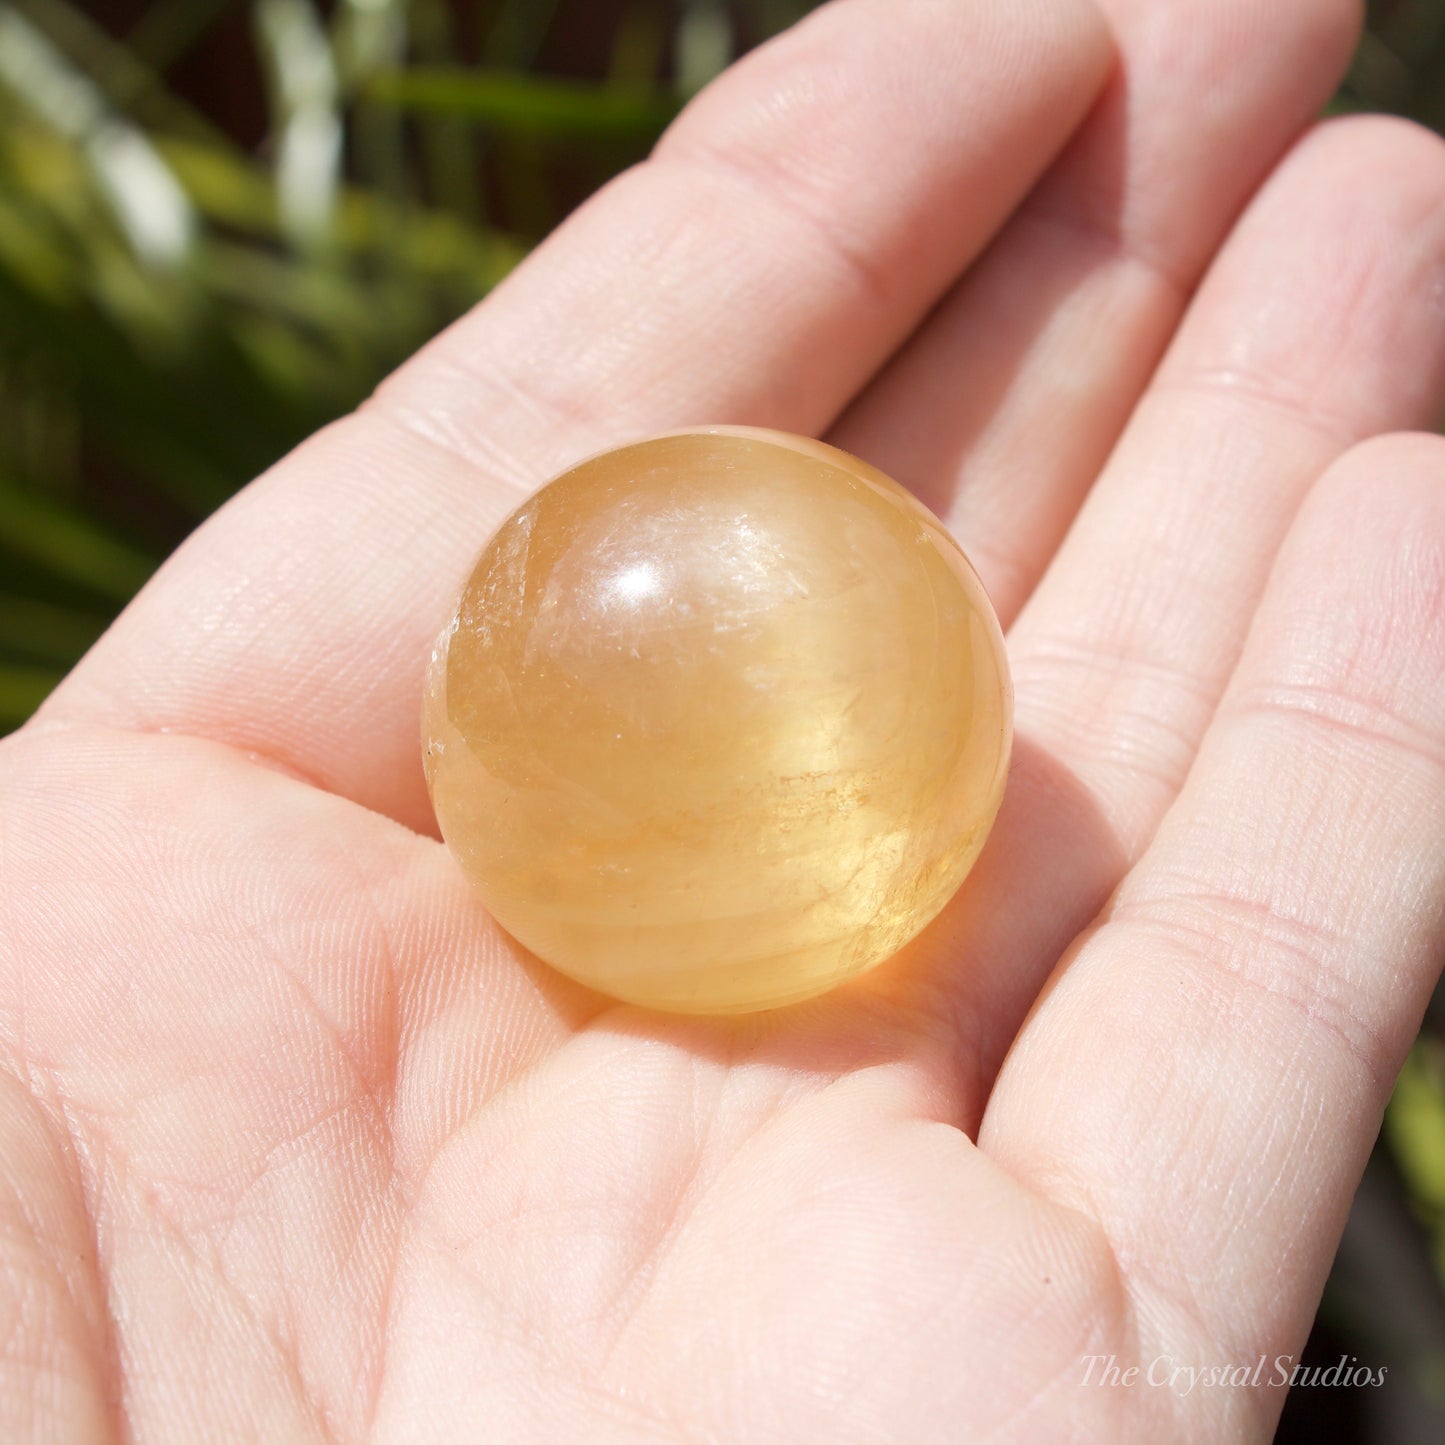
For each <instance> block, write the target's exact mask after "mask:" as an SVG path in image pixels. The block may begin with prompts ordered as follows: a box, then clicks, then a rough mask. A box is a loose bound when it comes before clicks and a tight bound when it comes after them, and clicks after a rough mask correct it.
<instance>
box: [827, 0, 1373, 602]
mask: <svg viewBox="0 0 1445 1445" xmlns="http://www.w3.org/2000/svg"><path fill="white" fill-rule="evenodd" d="M1101 8H1102V9H1104V10H1105V12H1106V13H1107V15H1108V17H1109V19H1110V20H1111V22H1112V23H1113V26H1114V30H1115V35H1116V39H1117V42H1118V47H1119V52H1120V63H1119V68H1118V69H1117V71H1116V72H1115V75H1114V78H1113V80H1112V81H1111V83H1110V85H1109V88H1108V90H1107V91H1106V92H1105V94H1104V96H1103V97H1102V98H1101V100H1100V102H1099V103H1098V105H1096V107H1095V109H1094V111H1093V113H1092V114H1091V115H1090V117H1089V120H1088V121H1087V123H1086V124H1085V125H1084V126H1083V127H1081V129H1080V131H1079V133H1078V135H1077V136H1075V138H1074V140H1073V142H1072V143H1071V144H1070V146H1069V148H1068V150H1067V151H1066V152H1065V154H1064V155H1063V156H1062V157H1061V158H1060V160H1059V161H1058V163H1057V164H1056V165H1055V166H1054V168H1053V169H1052V170H1051V171H1050V173H1049V174H1048V175H1047V176H1046V177H1045V178H1044V179H1043V181H1042V182H1041V183H1040V184H1039V186H1038V187H1037V189H1036V190H1035V191H1034V192H1033V194H1032V195H1031V196H1030V197H1029V199H1028V201H1027V203H1026V204H1025V205H1024V206H1023V207H1022V208H1021V209H1020V210H1019V211H1018V213H1017V214H1015V216H1014V217H1013V219H1012V220H1011V221H1010V222H1009V224H1008V226H1007V227H1006V229H1005V230H1004V231H1003V232H1002V233H1001V234H1000V236H999V237H998V238H997V240H996V241H995V242H994V244H993V245H992V246H991V247H990V249H989V250H988V252H987V253H986V254H985V255H984V256H983V257H982V258H981V260H980V261H979V264H978V265H977V266H975V267H974V268H973V269H972V270H971V271H970V272H969V273H968V275H967V276H965V277H964V279H963V280H962V282H960V284H959V285H958V286H957V287H956V288H955V289H954V291H953V292H952V293H951V294H950V295H949V296H948V298H947V299H946V300H945V302H944V303H943V304H942V306H941V307H940V308H939V309H938V311H937V312H936V313H935V314H934V316H933V317H932V318H931V319H930V320H929V321H928V322H927V323H926V324H925V325H924V326H923V327H922V328H921V329H920V331H919V332H918V334H917V335H916V336H915V337H914V338H913V339H912V340H911V341H910V342H909V343H908V345H907V346H906V347H904V349H903V350H902V352H900V354H899V355H898V357H897V358H896V359H895V360H894V361H893V362H892V363H891V364H890V365H889V366H888V368H887V369H886V370H885V371H884V372H883V374H882V375H881V377H880V378H879V379H878V381H877V382H876V383H874V384H873V385H872V386H870V387H869V388H868V389H867V390H866V391H865V392H864V393H863V394H862V395H861V396H860V397H859V398H858V400H857V401H856V402H855V403H854V405H853V406H852V407H850V408H849V410H848V412H847V413H846V414H845V415H844V417H843V418H842V420H841V421H840V423H839V425H838V427H837V429H836V431H835V434H834V436H833V437H832V438H831V440H834V441H836V442H837V444H838V445H839V446H841V447H844V448H845V449H847V450H849V451H854V452H856V453H858V454H859V455H860V456H865V457H867V458H868V459H869V460H870V461H872V462H873V463H874V464H875V465H877V466H879V467H881V468H882V469H883V470H884V471H885V472H887V473H889V474H890V475H891V476H895V477H897V478H898V479H899V480H901V481H904V482H905V483H907V484H908V485H909V486H911V487H912V488H913V489H914V490H915V491H916V492H917V493H918V494H919V495H920V496H921V497H922V498H923V500H924V501H926V502H927V503H928V504H929V505H930V506H931V507H932V508H933V510H934V511H935V512H937V513H938V514H939V515H940V516H941V517H943V518H944V520H945V521H946V522H948V524H949V526H950V529H951V530H952V531H953V533H954V535H955V536H956V537H957V538H958V540H959V542H960V543H961V544H962V545H963V548H964V550H965V551H966V552H967V553H968V554H969V556H970V558H971V559H972V560H973V561H974V563H975V565H976V566H977V567H978V568H979V571H980V573H981V575H982V577H983V580H984V583H985V585H986V586H987V587H988V589H989V594H990V596H991V597H992V598H993V601H994V605H995V606H996V608H997V609H998V612H999V615H1000V617H1001V618H1002V619H1003V620H1004V623H1005V625H1007V624H1008V623H1009V622H1010V621H1011V620H1012V619H1013V617H1014V616H1015V615H1016V613H1017V612H1018V610H1019V608H1020V607H1021V606H1022V604H1023V602H1024V599H1025V598H1026V597H1027V595H1028V593H1029V591H1030V590H1031V589H1032V587H1033V586H1034V584H1035V583H1036V582H1037V580H1038V578H1039V576H1040V574H1041V573H1042V571H1043V569H1044V566H1045V565H1046V563H1047V561H1048V558H1049V557H1050V556H1051V555H1052V553H1053V552H1054V550H1055V549H1056V548H1057V546H1058V544H1059V542H1060V540H1061V539H1062V537H1063V535H1064V532H1065V530H1066V529H1067V527H1068V524H1069V521H1070V520H1071V518H1072V517H1073V515H1074V513H1075V511H1077V509H1078V506H1079V503H1080V501H1081V500H1082V498H1083V496H1084V494H1085V492H1086V491H1087V490H1088V488H1089V486H1090V484H1091V483H1092V482H1093V480H1094V478H1095V477H1096V476H1097V475H1098V473H1099V470H1100V468H1101V467H1102V466H1103V464H1104V461H1105V459H1106V457H1107V455H1108V453H1109V450H1110V448H1111V447H1112V446H1113V444H1114V442H1115V441H1116V440H1117V438H1118V435H1119V432H1120V431H1121V430H1122V428H1123V426H1124V423H1125V421H1126V420H1127V418H1128V416H1129V412H1130V410H1131V409H1132V407H1133V406H1134V403H1135V402H1136V401H1137V400H1138V397H1139V393H1140V392H1141V391H1142V390H1143V388H1144V386H1145V383H1146V382H1147V380H1148V377H1149V373H1150V371H1151V370H1152V369H1153V367H1154V365H1155V364H1156V362H1157V361H1158V359H1159V356H1160V353H1161V351H1162V350H1163V348H1164V346H1165V345H1166V343H1167V342H1168V340H1169V338H1170V336H1171V335H1172V333H1173V331H1174V328H1175V326H1176V325H1177V324H1178V321H1179V318H1180V315H1181V313H1182V311H1183V309H1184V305H1185V302H1186V300H1187V298H1188V296H1189V294H1190V293H1191V292H1192V291H1193V289H1194V287H1195V285H1196V283H1197V282H1198V280H1199V277H1200V274H1201V273H1202V271H1203V270H1204V267H1205V265H1206V263H1207V262H1208V260H1209V258H1210V257H1211V256H1212V255H1213V253H1214V251H1215V249H1216V247H1217V246H1218V244H1219V242H1220V240H1221V239H1222V238H1223V236H1224V234H1225V232H1226V231H1227V229H1228V228H1229V225H1230V223H1231V222H1232V221H1233V219H1234V218H1235V216H1236V215H1237V214H1238V212H1239V210H1240V208H1241V206H1243V204H1244V203H1245V201H1246V199H1247V198H1248V196H1249V195H1250V193H1251V192H1252V191H1253V190H1254V189H1255V187H1256V186H1257V185H1258V184H1259V182H1260V180H1261V179H1262V178H1263V177H1264V176H1265V175H1266V174H1267V173H1268V171H1269V169H1270V167H1271V166H1272V165H1273V164H1274V163H1275V161H1276V160H1277V159H1278V157H1279V155H1280V154H1281V153H1282V152H1283V151H1284V150H1285V148H1286V147H1287V145H1288V144H1289V143H1290V141H1291V140H1292V139H1293V138H1294V137H1295V136H1296V135H1297V134H1298V133H1299V131H1300V130H1301V128H1302V127H1303V126H1304V125H1305V124H1306V123H1307V122H1308V121H1309V120H1311V119H1312V118H1313V117H1314V116H1315V115H1316V114H1318V111H1319V108H1320V106H1321V105H1322V104H1323V103H1324V101H1325V99H1326V98H1327V97H1328V96H1329V94H1330V92H1331V90H1332V89H1333V88H1334V86H1335V84H1336V83H1337V82H1338V79H1339V77H1340V75H1341V74H1342V73H1343V72H1344V68H1345V65H1346V63H1347V61H1348V59H1349V56H1350V53H1351V51H1352V49H1353V46H1354V42H1355V38H1356V35H1357V33H1358V29H1359V10H1360V7H1359V4H1358V3H1357V0H1289V3H1285V4H1272V5H1261V4H1259V3H1258V0H1187V3H1183V4H1171V5H1158V4H1156V3H1154V0H1101Z"/></svg>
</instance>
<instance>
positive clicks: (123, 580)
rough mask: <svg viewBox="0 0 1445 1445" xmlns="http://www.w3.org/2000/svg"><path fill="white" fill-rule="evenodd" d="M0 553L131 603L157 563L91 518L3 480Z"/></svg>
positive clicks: (119, 600) (103, 595)
mask: <svg viewBox="0 0 1445 1445" xmlns="http://www.w3.org/2000/svg"><path fill="white" fill-rule="evenodd" d="M0 551H8V552H13V553H17V554H18V555H20V556H22V557H28V558H30V559H31V560H32V561H35V562H39V563H41V564H42V565H44V566H45V567H46V568H47V570H49V571H51V572H53V573H55V575H57V576H59V577H64V578H67V579H69V580H71V581H75V582H80V583H82V584H84V585H85V586H86V587H87V588H89V589H90V590H91V591H93V592H95V593H96V594H97V595H99V596H102V597H109V598H112V599H113V600H115V601H118V602H127V601H129V600H130V598H131V597H132V596H133V595H134V594H135V593H136V591H137V590H138V589H139V588H140V587H141V585H142V584H143V583H144V582H145V580H146V579H147V578H148V577H149V576H150V575H151V573H152V572H153V571H154V570H155V566H156V564H155V562H154V560H153V559H152V558H150V557H147V556H146V555H145V554H144V553H142V552H139V551H137V550H136V549H135V548H133V547H131V546H130V545H128V544H127V543H125V542H122V541H120V540H119V539H118V538H115V537H112V536H110V535H109V534H108V533H107V532H106V531H105V530H104V529H103V528H101V527H99V526H97V525H96V524H95V523H94V522H92V521H90V520H89V519H88V518H86V517H84V516H82V515H81V514H80V513H78V512H76V511H73V510H72V509H70V508H68V507H62V506H60V505H59V504H58V503H55V502H51V501H47V500H42V499H41V498H39V497H36V496H32V495H31V494H29V493H28V492H25V491H23V490H22V489H21V488H19V487H17V486H15V485H13V484H12V483H9V482H5V481H0Z"/></svg>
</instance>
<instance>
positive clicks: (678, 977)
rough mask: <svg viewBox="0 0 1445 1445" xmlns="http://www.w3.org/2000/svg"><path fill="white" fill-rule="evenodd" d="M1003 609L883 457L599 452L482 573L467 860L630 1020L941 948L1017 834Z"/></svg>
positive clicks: (536, 504)
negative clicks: (982, 863) (1008, 792)
mask: <svg viewBox="0 0 1445 1445" xmlns="http://www.w3.org/2000/svg"><path fill="white" fill-rule="evenodd" d="M1011 710H1012V697H1011V692H1010V685H1009V678H1008V668H1007V663H1006V661H1005V657H1004V649H1003V638H1002V635H1001V633H1000V630H999V625H998V621H997V619H996V618H995V616H994V613H993V609H992V607H991V605H990V604H989V601H988V597H987V596H986V594H985V592H984V590H983V586H982V584H981V583H980V582H979V580H978V577H977V575H976V574H975V573H974V571H973V568H972V567H971V566H970V565H969V563H968V562H967V560H966V559H965V558H964V556H963V553H962V552H961V551H960V550H959V548H958V546H957V544H956V543H955V542H954V541H953V540H952V538H951V537H949V535H948V534H947V532H946V531H945V530H944V528H943V526H942V524H941V523H939V522H938V521H937V519H936V518H934V517H933V516H932V514H931V513H930V512H928V511H927V509H926V508H924V507H923V506H922V505H921V504H920V503H919V502H918V501H916V500H915V499H914V498H913V497H912V496H910V495H909V494H908V493H907V492H905V491H904V490H903V488H901V487H899V486H898V485H897V484H896V483H894V482H892V481H890V480H889V479H888V478H887V477H885V476H883V475H882V473H880V472H878V471H876V470H875V469H874V468H872V467H870V466H868V465H867V464H865V463H864V462H861V461H859V460H857V459H856V458H854V457H851V456H849V455H847V454H846V453H844V452H841V451H838V450H836V449H835V448H832V447H829V446H825V445H823V444H822V443H819V442H814V441H807V440H805V439H803V438H800V437H793V436H788V435H786V434H784V433H781V432H767V431H759V430H753V429H748V428H740V427H710V428H705V429H701V430H696V431H689V432H679V433H675V434H671V435H668V436H662V437H657V438H654V439H652V440H650V441H644V442H639V443H637V444H635V445H632V446H625V447H621V448H618V449H617V450H615V451H611V452H607V453H605V454H603V455H601V456H598V457H594V458H592V459H591V460H589V461H585V462H583V463H582V464H581V465H579V466H576V467H574V468H572V469H571V470H570V471H568V472H565V473H564V474H563V475H562V476H560V477H558V478H557V479H556V480H555V481H553V482H551V483H549V484H548V485H547V486H545V487H543V488H542V489H541V491H539V492H537V493H536V494H535V495H534V496H533V497H532V498H531V499H530V500H529V501H528V502H526V503H525V504H524V505H523V506H522V507H520V508H519V509H518V510H517V511H516V512H514V513H513V514H512V515H511V517H509V518H508V519H507V520H506V521H505V522H504V523H503V524H502V526H501V528H500V529H499V530H498V532H497V533H496V535H495V536H494V537H493V538H492V539H491V541H490V542H488V544H487V545H486V547H485V549H484V550H483V551H482V554H481V556H480V558H479V559H478V561H477V564H476V566H475V568H474V570H473V571H472V574H471V576H470V578H469V579H468V580H467V583H466V585H465V587H464V588H463V591H462V596H461V600H460V602H459V604H458V607H457V612H456V615H455V617H454V618H453V619H452V620H451V621H450V622H449V624H448V626H447V628H446V629H445V630H444V632H443V634H442V637H441V639H440V641H439V643H438V644H437V648H436V651H435V652H434V654H433V659H432V665H431V669H430V672H429V674H428V679H427V688H426V700H425V708H424V717H423V743H424V755H425V764H426V773H427V781H428V785H429V787H430V789H431V796H432V801H433V804H434V806H435V808H436V814H437V819H438V822H439V823H440V825H441V829H442V834H443V836H444V837H445V839H446V841H447V844H448V845H449V847H450V848H451V850H452V852H453V853H454V854H455V856H456V858H457V859H458V861H459V862H460V864H461V866H462V868H463V869H464V871H465V872H466V873H467V875H468V876H469V877H470V879H471V880H472V882H473V883H474V884H475V886H476V888H477V889H478V891H479V892H480V894H481V897H482V899H483V901H484V902H485V903H486V905H487V907H488V908H489V909H490V910H491V911H492V913H493V914H494V915H495V916H496V918H497V920H498V921H499V922H500V923H501V924H502V926H503V927H504V928H506V929H507V930H508V931H509V932H510V933H511V934H512V935H513V936H514V937H515V938H516V939H518V940H519V941H520V942H521V943H522V944H524V945H525V946H526V947H527V948H529V949H531V950H532V951H533V952H534V953H536V954H537V955H538V956H540V957H541V958H543V959H545V960H546V961H547V962H548V963H550V964H551V965H552V966H553V967H555V968H557V969H559V970H560V971H561V972H563V973H565V974H568V975H569V976H571V977H572V978H575V979H578V980H580V981H581V982H583V983H585V984H589V985H591V986H592V987H594V988H597V989H600V990H601V991H603V992H605V993H608V994H611V995H613V996H614V997H616V998H619V999H624V1000H627V1001H629V1002H633V1003H638V1004H644V1005H647V1006H650V1007H653V1008H659V1009H668V1010H674V1011H679V1012H686V1013H742V1012H747V1011H751V1010H755V1009H763V1008H771V1007H775V1006H778V1005H781V1004H786V1003H791V1002H794V1001H797V1000H800V999H803V998H807V997H809V996H810V995H813V994H818V993H821V992H823V991H824V990H826V989H829V988H832V987H833V986H834V985H835V984H837V983H840V982H841V981H842V980H844V979H846V978H849V977H851V976H853V975H855V974H858V973H860V972H862V971H863V970H864V969H867V968H871V967H873V966H874V965H875V964H877V963H879V962H881V961H882V960H883V959H885V958H887V957H889V955H891V954H893V953H894V952H896V951H897V950H898V949H899V948H900V947H902V945H903V944H905V943H906V942H908V940H909V939H911V938H912V937H914V935H915V934H917V933H918V932H919V931H920V930H921V929H922V928H923V927H924V926H925V925H926V924H927V923H928V922H929V921H930V920H931V919H932V918H933V917H934V916H935V915H936V914H937V913H938V912H939V910H940V909H941V908H942V907H943V905H944V904H945V903H946V902H947V901H948V899H949V898H950V896H951V895H952V894H953V893H954V891H955V890H956V889H957V887H958V885H959V884H960V882H962V880H963V878H964V875H965V874H966V873H967V872H968V870H969V868H970V867H971V866H972V864H973V861H974V859H975V858H976V857H977V856H978V853H979V850H980V849H981V848H982V846H983V842H984V839H985V837H986V836H987V833H988V830H989V827H990V826H991V824H992V822H993V819H994V816H995V814H996V813H997V811H998V807H999V802H1000V799H1001V797H1002V794H1003V788H1004V781H1005V776H1006V774H1007V770H1008V755H1009V746H1010V739H1011Z"/></svg>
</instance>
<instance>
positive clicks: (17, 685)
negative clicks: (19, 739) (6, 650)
mask: <svg viewBox="0 0 1445 1445" xmlns="http://www.w3.org/2000/svg"><path fill="white" fill-rule="evenodd" d="M63 676H64V674H63V673H60V672H57V671H55V670H54V669H53V668H48V667H29V666H26V665H25V664H24V663H11V662H0V730H3V731H6V732H8V731H10V730H11V729H12V728H17V727H19V726H20V724H21V723H23V722H24V721H25V719H26V718H28V717H29V716H30V714H31V713H33V712H34V711H35V709H36V708H38V707H39V706H40V704H41V703H42V702H44V701H45V699H46V698H47V697H49V696H50V694H51V693H52V692H53V691H54V690H55V685H56V684H57V683H58V682H59V681H60V679H61V678H62V677H63Z"/></svg>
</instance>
